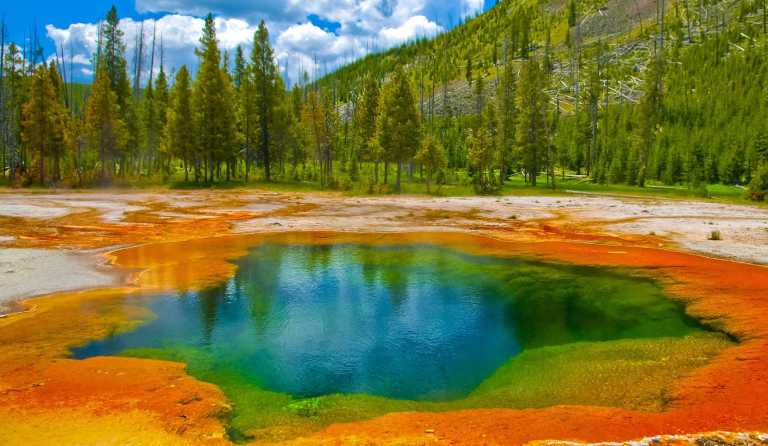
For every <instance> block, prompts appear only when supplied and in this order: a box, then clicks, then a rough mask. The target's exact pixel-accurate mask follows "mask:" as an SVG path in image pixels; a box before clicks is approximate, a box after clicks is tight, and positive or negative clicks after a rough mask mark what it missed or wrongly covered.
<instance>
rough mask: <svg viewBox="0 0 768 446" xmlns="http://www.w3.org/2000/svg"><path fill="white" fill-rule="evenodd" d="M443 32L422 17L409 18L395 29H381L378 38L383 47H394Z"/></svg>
mask: <svg viewBox="0 0 768 446" xmlns="http://www.w3.org/2000/svg"><path fill="white" fill-rule="evenodd" d="M442 31H443V28H442V27H441V26H440V25H438V24H436V23H434V22H431V21H430V20H429V19H427V18H426V17H424V16H423V15H417V16H414V17H411V18H410V19H408V21H406V22H405V23H403V24H402V25H400V26H398V27H397V28H383V29H382V30H381V31H379V37H380V39H381V41H382V42H383V43H384V46H394V45H397V44H400V43H403V42H407V41H409V40H413V39H415V38H417V37H432V36H434V35H436V34H438V33H440V32H442Z"/></svg>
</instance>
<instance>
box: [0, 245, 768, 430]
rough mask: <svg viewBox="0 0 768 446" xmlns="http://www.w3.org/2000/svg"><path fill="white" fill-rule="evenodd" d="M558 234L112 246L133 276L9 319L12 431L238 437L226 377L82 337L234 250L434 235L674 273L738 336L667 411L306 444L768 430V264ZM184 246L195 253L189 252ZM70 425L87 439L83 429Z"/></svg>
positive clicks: (219, 264)
mask: <svg viewBox="0 0 768 446" xmlns="http://www.w3.org/2000/svg"><path fill="white" fill-rule="evenodd" d="M553 232H554V231H553ZM557 232H558V236H557V237H549V238H550V239H551V240H545V241H532V239H531V238H530V237H523V240H522V241H515V240H514V238H515V235H514V233H511V232H497V233H490V235H491V236H486V235H468V234H464V233H451V232H442V233H402V234H400V233H397V234H392V233H387V234H381V233H367V234H363V233H332V232H298V233H271V234H258V235H243V236H236V235H224V236H220V237H215V238H209V239H193V240H186V241H172V242H162V243H151V244H147V245H143V246H137V247H132V248H127V249H119V250H116V251H112V252H110V253H109V254H107V256H108V258H109V259H110V261H111V262H112V263H113V264H114V265H115V266H117V267H119V268H122V269H126V270H131V271H133V274H132V277H131V280H130V283H129V285H126V286H125V287H120V288H114V289H106V290H95V291H83V292H73V293H61V294H56V295H52V296H45V297H41V298H34V299H30V300H28V301H25V302H23V303H22V305H23V306H24V307H26V308H34V310H33V311H28V312H24V313H19V314H15V315H11V316H9V317H7V318H4V319H0V357H2V358H4V360H3V361H1V362H0V398H2V404H0V430H4V431H5V428H4V426H6V427H7V428H9V429H17V430H18V426H19V425H20V424H23V423H24V421H23V417H24V416H30V417H34V416H36V415H40V414H46V413H48V414H50V413H51V412H53V413H60V414H61V416H62V417H65V418H66V416H67V415H66V414H68V413H70V411H74V412H73V413H75V414H87V416H93V417H96V418H98V417H109V416H112V415H115V414H122V413H134V412H138V413H142V414H150V417H149V419H150V421H147V423H149V424H153V425H154V426H155V427H157V428H158V429H159V430H161V431H164V432H167V433H170V434H173V435H178V436H181V437H182V438H183V439H184V441H189V442H191V443H193V444H195V443H205V444H217V443H226V440H225V439H224V432H225V426H224V424H223V422H222V419H223V418H224V417H225V416H226V413H227V412H228V410H229V407H228V405H227V402H226V399H225V398H224V396H223V394H222V393H221V392H220V390H219V389H218V388H216V387H215V386H213V385H210V384H207V383H203V382H200V381H197V380H195V379H193V378H191V377H189V376H187V375H186V374H185V373H184V366H183V365H182V364H176V363H169V362H164V361H149V360H140V359H129V358H111V357H110V358H91V359H87V360H83V361H75V360H71V359H66V357H67V355H68V351H69V348H70V347H72V346H73V345H79V344H82V343H85V342H87V341H88V340H91V339H94V338H99V337H103V336H106V335H108V334H109V333H111V332H114V331H116V330H127V329H130V328H131V327H133V326H135V324H138V323H141V321H143V320H146V319H147V318H151V317H152V315H151V314H149V313H148V311H147V310H146V309H144V308H143V307H142V306H141V305H138V304H134V303H132V302H131V299H130V296H131V295H134V294H145V293H152V292H157V291H158V290H169V289H181V290H191V289H199V288H203V287H207V286H210V285H212V284H215V283H217V282H220V281H222V280H225V279H226V278H228V277H231V275H232V274H233V273H234V269H235V265H234V264H233V263H231V262H230V260H233V259H236V258H238V257H240V256H242V255H244V254H245V253H246V252H247V250H248V249H249V248H250V247H252V246H254V245H257V244H259V243H263V242H274V243H292V244H293V243H297V244H330V243H367V244H395V243H397V244H412V243H431V244H440V245H443V246H448V247H451V248H454V249H458V250H462V251H466V252H470V253H476V254H484V255H500V256H526V257H530V258H535V259H541V260H546V261H556V262H568V263H574V264H583V265H595V266H611V267H626V268H631V269H632V270H633V271H637V272H638V273H640V274H648V275H652V276H654V277H656V278H660V279H662V282H663V283H664V285H665V288H666V290H667V291H668V292H669V293H670V294H671V295H672V296H673V297H674V298H676V299H679V300H680V301H682V302H684V303H685V304H686V309H687V311H688V313H689V314H691V315H692V316H694V317H696V318H699V319H702V320H705V321H707V322H708V323H711V324H713V325H715V326H716V327H718V328H719V329H722V330H723V331H725V332H727V333H729V334H731V335H733V336H736V337H737V338H738V339H739V340H740V343H739V344H738V345H736V346H735V347H732V348H729V349H726V350H725V351H724V352H723V353H721V354H720V355H719V356H718V357H716V358H715V359H714V360H713V361H711V362H710V363H709V364H708V365H706V366H705V367H702V368H700V369H697V370H695V371H694V372H693V373H692V374H691V375H689V376H687V377H685V378H683V379H681V380H679V381H678V382H677V383H676V384H675V386H674V388H673V390H672V395H671V397H672V400H673V403H672V404H671V406H670V409H669V410H667V411H665V412H662V413H647V412H638V411H631V410H625V409H620V408H605V407H584V406H558V407H551V408H545V409H528V410H512V409H473V410H462V411H454V412H445V413H429V412H419V413H394V414H389V415H385V416H383V417H379V418H375V419H372V420H367V421H361V422H354V423H346V424H336V425H332V426H329V427H328V428H327V429H325V430H324V431H322V432H318V433H315V434H312V435H311V436H310V437H308V438H306V439H303V440H297V442H298V443H299V444H323V443H326V442H327V444H337V443H336V441H337V440H339V441H341V440H343V439H350V438H356V439H365V440H366V441H370V442H373V443H382V444H386V443H392V442H397V441H399V440H403V439H406V440H407V439H414V438H419V439H422V440H424V439H425V438H426V439H429V438H432V439H433V440H436V441H437V440H440V441H446V442H451V444H522V443H526V442H529V441H534V440H543V439H562V440H580V441H619V440H630V439H633V438H640V437H644V436H649V435H656V434H678V433H695V432H706V431H714V430H728V431H759V430H762V431H765V430H768V322H766V315H768V268H765V267H762V266H757V265H751V264H746V263H739V262H733V261H727V260H718V259H711V258H707V257H703V256H698V255H694V254H688V253H683V252H675V251H669V250H663V249H657V248H649V247H643V246H634V245H628V244H622V243H617V242H616V240H615V239H614V238H602V237H600V236H594V237H590V238H589V240H588V241H585V239H587V237H580V238H581V240H580V241H578V242H575V241H563V240H561V239H560V237H562V236H567V235H566V234H564V233H563V232H562V231H560V230H558V231H557ZM494 237H498V238H494ZM510 239H511V240H510ZM179 253H183V255H184V257H183V259H181V260H178V259H177V257H178V255H179ZM126 297H127V298H126ZM78 416H79V415H78ZM8 432H11V431H10V430H8ZM425 432H428V434H427V437H425ZM433 432H434V434H433ZM72 434H73V438H76V437H74V436H75V435H76V434H77V432H72ZM308 434H309V433H308ZM104 435H109V432H105V433H104ZM302 442H305V443H302ZM341 444H343V443H341Z"/></svg>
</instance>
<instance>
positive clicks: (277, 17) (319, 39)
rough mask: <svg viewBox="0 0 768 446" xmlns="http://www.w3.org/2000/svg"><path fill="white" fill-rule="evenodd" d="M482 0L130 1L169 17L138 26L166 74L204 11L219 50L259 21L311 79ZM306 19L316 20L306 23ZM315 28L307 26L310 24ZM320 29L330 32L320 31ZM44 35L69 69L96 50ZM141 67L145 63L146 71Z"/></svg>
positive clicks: (88, 30)
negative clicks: (156, 48)
mask: <svg viewBox="0 0 768 446" xmlns="http://www.w3.org/2000/svg"><path fill="white" fill-rule="evenodd" d="M482 6H483V0H451V1H447V2H446V1H441V0H284V1H273V0H137V1H136V9H137V10H138V11H139V12H142V13H146V12H153V13H168V14H167V15H164V16H162V17H161V18H159V19H157V20H156V21H155V20H152V19H150V20H146V21H145V22H144V32H145V35H146V38H147V43H148V44H149V40H150V39H151V33H152V28H153V26H155V24H156V26H157V35H158V45H159V38H160V36H162V39H163V43H164V49H165V63H166V67H167V68H168V69H169V71H170V69H172V68H178V67H180V66H181V65H182V64H186V65H187V66H189V67H190V68H192V69H194V68H195V67H196V64H197V59H196V57H195V54H194V48H195V47H196V46H197V45H198V39H199V38H200V33H201V29H202V27H203V20H202V19H201V18H200V17H202V16H203V15H205V14H207V13H208V12H209V11H211V12H213V13H214V14H216V15H217V18H216V29H217V36H218V38H219V41H220V43H221V47H222V49H224V50H230V51H232V50H233V49H234V48H235V47H236V46H237V45H243V46H244V47H246V49H247V48H249V47H250V45H251V42H252V39H253V33H254V31H255V30H256V26H257V23H258V22H259V21H260V20H262V19H263V20H265V21H266V23H267V26H268V27H269V30H270V35H271V37H272V42H273V44H274V46H275V54H276V57H277V58H278V60H279V62H280V64H281V66H282V67H285V66H286V65H288V74H289V76H290V77H291V79H292V80H296V77H297V75H298V72H299V69H300V68H302V69H305V70H306V71H308V72H309V73H310V74H312V73H318V72H322V71H324V70H325V69H333V68H336V67H338V66H339V65H341V64H343V63H346V62H350V61H352V60H354V59H356V58H359V57H361V56H364V55H365V54H366V53H368V52H370V51H376V50H382V49H386V48H389V47H392V46H394V45H398V44H400V43H403V42H405V41H408V40H412V39H414V38H417V37H421V36H433V35H435V34H437V33H439V32H442V31H444V29H445V27H444V26H442V25H441V24H440V23H449V22H453V21H454V19H455V18H456V17H465V16H466V15H468V14H473V13H474V12H476V11H478V10H481V9H482ZM310 16H312V17H315V16H316V17H319V18H320V21H317V20H310ZM313 22H314V23H313ZM323 23H331V24H333V26H332V27H331V28H328V29H323V28H324V25H323ZM120 27H121V28H122V29H123V30H124V31H125V38H126V44H127V46H128V51H127V58H128V60H129V61H132V54H133V49H134V46H135V45H134V43H135V38H136V35H137V33H138V28H139V22H136V21H134V20H133V19H130V18H129V19H123V20H121V21H120ZM46 30H47V33H48V36H49V37H50V38H51V39H53V40H54V41H55V42H56V44H57V46H58V45H60V44H63V47H64V49H65V51H67V52H69V49H70V48H72V50H73V52H74V53H75V58H76V59H75V62H76V64H77V65H79V66H81V67H88V66H89V65H90V58H91V55H92V54H93V53H94V52H95V51H96V39H97V31H98V28H97V25H96V24H89V23H75V24H72V25H69V27H67V28H56V27H54V26H52V25H48V26H47V27H46ZM145 65H148V62H147V64H145Z"/></svg>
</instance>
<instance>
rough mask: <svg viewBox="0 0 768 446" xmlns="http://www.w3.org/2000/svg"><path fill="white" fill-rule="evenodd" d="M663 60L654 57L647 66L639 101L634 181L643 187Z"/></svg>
mask: <svg viewBox="0 0 768 446" xmlns="http://www.w3.org/2000/svg"><path fill="white" fill-rule="evenodd" d="M663 69H664V68H663V59H662V57H659V56H655V57H653V58H652V59H651V62H650V64H649V65H648V69H647V73H646V74H647V75H646V79H645V83H644V94H643V98H642V100H641V101H640V106H639V108H638V111H639V114H640V116H639V125H638V130H637V138H636V151H637V166H636V172H637V174H636V176H635V181H636V183H637V185H638V186H640V187H644V186H645V180H646V175H647V170H648V158H649V155H650V149H651V146H652V145H653V143H654V141H655V138H656V127H657V126H658V125H659V120H660V118H661V106H662V95H663V93H662V82H661V79H662V76H663Z"/></svg>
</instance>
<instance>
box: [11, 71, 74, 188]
mask: <svg viewBox="0 0 768 446" xmlns="http://www.w3.org/2000/svg"><path fill="white" fill-rule="evenodd" d="M51 70H55V68H53V66H52V67H51ZM51 79H52V75H51V74H50V73H49V70H48V68H47V67H46V65H45V64H41V65H39V66H38V67H37V69H36V70H35V72H34V74H33V76H32V83H31V88H30V98H29V100H28V101H27V102H26V103H25V104H24V111H23V121H22V140H23V141H24V144H26V145H27V146H28V147H29V148H30V149H31V150H32V151H33V153H35V154H36V157H37V163H38V179H39V180H40V182H41V183H43V184H44V183H45V173H46V169H45V159H46V158H48V157H54V158H55V160H56V161H55V171H54V180H59V176H60V172H59V160H60V159H61V156H62V154H63V148H64V142H65V141H64V138H65V131H66V128H65V125H66V124H65V119H66V116H67V114H66V111H65V110H64V107H63V104H61V103H60V102H59V98H58V95H57V91H56V86H55V85H54V83H53V82H52V81H51Z"/></svg>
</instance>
